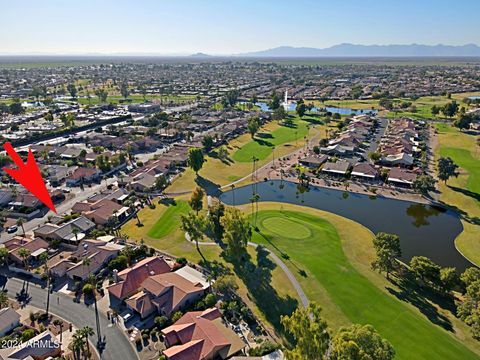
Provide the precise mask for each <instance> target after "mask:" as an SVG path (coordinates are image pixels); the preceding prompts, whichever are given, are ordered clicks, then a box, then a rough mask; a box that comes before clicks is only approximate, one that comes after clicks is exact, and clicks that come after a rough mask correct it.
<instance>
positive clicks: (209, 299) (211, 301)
mask: <svg viewBox="0 0 480 360" xmlns="http://www.w3.org/2000/svg"><path fill="white" fill-rule="evenodd" d="M203 302H204V303H205V306H206V307H207V308H209V307H212V306H214V305H215V304H216V303H217V297H216V296H215V295H214V294H207V296H205V299H203Z"/></svg>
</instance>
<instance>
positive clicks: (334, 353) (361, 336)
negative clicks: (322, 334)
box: [329, 324, 395, 360]
mask: <svg viewBox="0 0 480 360" xmlns="http://www.w3.org/2000/svg"><path fill="white" fill-rule="evenodd" d="M330 349H331V352H330V357H329V359H332V360H347V359H348V360H373V359H375V360H391V359H393V358H394V357H395V350H394V348H393V346H392V345H391V344H390V343H389V342H388V341H387V340H385V339H383V338H382V337H381V336H380V334H378V333H377V332H376V331H375V329H374V328H373V326H371V325H358V324H354V325H351V326H348V327H342V328H340V329H339V330H338V331H337V333H336V334H335V336H334V337H333V339H332V343H331V347H330Z"/></svg>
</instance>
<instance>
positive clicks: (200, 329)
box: [162, 308, 245, 360]
mask: <svg viewBox="0 0 480 360" xmlns="http://www.w3.org/2000/svg"><path fill="white" fill-rule="evenodd" d="M162 333H163V334H164V336H165V342H166V343H167V345H169V346H171V347H170V348H168V349H167V350H165V351H164V352H163V353H164V354H165V355H166V356H167V359H169V360H179V359H182V360H183V359H195V360H196V359H198V360H203V359H211V358H216V357H218V358H221V359H226V358H228V357H230V356H232V355H234V354H235V353H237V352H238V351H240V350H241V349H243V348H244V347H245V344H244V343H243V342H242V341H241V340H240V338H238V337H237V336H236V334H235V333H234V332H233V331H232V330H231V329H229V328H227V327H226V326H225V325H224V324H223V323H222V320H221V314H220V311H219V310H218V309H216V308H212V309H208V310H205V311H193V312H188V313H186V314H185V315H183V316H182V317H181V318H180V319H179V320H178V321H177V322H176V323H175V324H173V325H172V326H169V327H167V328H165V329H163V330H162ZM200 344H201V345H202V348H201V354H200V355H198V346H199V345H200ZM188 356H190V357H188Z"/></svg>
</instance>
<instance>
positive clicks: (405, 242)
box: [220, 180, 472, 271]
mask: <svg viewBox="0 0 480 360" xmlns="http://www.w3.org/2000/svg"><path fill="white" fill-rule="evenodd" d="M282 184H283V188H282V186H281V185H282ZM257 193H258V194H259V195H260V201H277V202H285V203H291V204H297V205H302V206H309V207H312V208H316V209H320V210H324V211H328V212H331V213H335V214H338V215H340V216H343V217H346V218H349V219H351V220H353V221H356V222H358V223H360V224H362V225H364V226H366V227H367V228H368V229H370V230H371V231H372V232H373V233H377V232H380V231H383V232H387V233H392V234H396V235H398V236H399V237H400V242H401V247H402V260H403V261H406V262H408V261H409V260H410V259H411V258H412V256H415V255H423V256H427V257H429V258H430V259H432V260H433V261H435V262H436V263H437V264H439V265H441V266H454V267H456V268H457V269H458V270H459V271H463V270H464V269H465V268H466V267H468V266H472V264H471V263H470V262H469V261H468V260H467V259H465V258H464V257H463V256H462V255H461V254H460V253H459V252H458V251H457V249H456V248H455V243H454V241H455V238H456V237H457V236H458V235H459V234H460V233H461V232H462V230H463V226H462V223H461V221H460V218H459V216H458V214H456V213H455V212H453V211H451V210H446V209H444V208H441V207H437V206H431V205H425V204H419V203H415V202H410V201H402V200H396V199H390V198H385V197H380V196H368V195H364V194H356V193H351V192H345V191H341V190H335V189H326V188H319V187H315V186H310V189H309V191H307V192H303V193H302V192H300V191H299V190H298V185H297V184H295V183H292V182H287V181H283V182H282V181H281V180H274V181H268V182H261V183H257ZM234 197H235V199H234ZM251 197H252V186H251V185H247V186H243V187H240V188H237V189H234V190H230V191H227V192H224V193H223V194H221V196H220V200H221V201H222V202H224V203H226V204H228V205H232V204H233V201H235V204H236V205H240V204H245V203H248V202H249V201H250V200H249V199H250V198H251Z"/></svg>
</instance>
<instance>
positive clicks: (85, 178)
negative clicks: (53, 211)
mask: <svg viewBox="0 0 480 360" xmlns="http://www.w3.org/2000/svg"><path fill="white" fill-rule="evenodd" d="M99 178H100V170H98V169H95V168H86V167H79V168H77V169H75V170H74V171H73V173H72V174H71V175H69V176H67V178H66V184H67V186H78V185H80V184H81V183H84V184H87V183H90V182H92V181H96V180H98V179H99Z"/></svg>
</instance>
